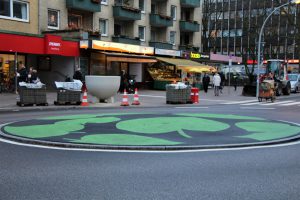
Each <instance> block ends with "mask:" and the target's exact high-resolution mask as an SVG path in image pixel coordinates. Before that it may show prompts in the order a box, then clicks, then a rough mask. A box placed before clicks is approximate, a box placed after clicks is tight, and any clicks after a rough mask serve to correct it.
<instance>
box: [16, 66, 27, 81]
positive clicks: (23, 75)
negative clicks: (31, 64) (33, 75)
mask: <svg viewBox="0 0 300 200" xmlns="http://www.w3.org/2000/svg"><path fill="white" fill-rule="evenodd" d="M17 77H18V83H20V82H27V78H28V73H27V70H26V67H25V65H24V63H22V62H20V65H19V70H18V73H17Z"/></svg>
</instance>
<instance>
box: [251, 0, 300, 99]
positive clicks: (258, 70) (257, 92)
mask: <svg viewBox="0 0 300 200" xmlns="http://www.w3.org/2000/svg"><path fill="white" fill-rule="evenodd" d="M299 3H300V0H289V1H288V2H287V3H285V4H282V5H281V6H278V7H276V8H274V10H273V11H272V12H271V13H270V14H269V15H268V17H267V18H266V19H265V21H264V23H263V25H262V26H261V29H260V32H259V37H258V52H257V78H256V97H258V95H259V75H260V73H259V72H260V66H261V64H262V63H261V60H260V59H261V55H260V54H261V52H260V51H261V38H262V34H263V31H264V28H265V25H266V23H267V21H268V19H269V18H270V17H271V16H272V15H273V13H274V12H276V11H277V10H279V9H280V8H282V7H284V6H287V5H289V4H299Z"/></svg>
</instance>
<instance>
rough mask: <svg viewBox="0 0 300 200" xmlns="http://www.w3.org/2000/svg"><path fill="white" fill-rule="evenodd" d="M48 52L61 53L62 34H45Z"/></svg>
mask: <svg viewBox="0 0 300 200" xmlns="http://www.w3.org/2000/svg"><path fill="white" fill-rule="evenodd" d="M45 48H46V52H45V53H46V54H60V52H61V49H62V39H61V36H56V35H45Z"/></svg>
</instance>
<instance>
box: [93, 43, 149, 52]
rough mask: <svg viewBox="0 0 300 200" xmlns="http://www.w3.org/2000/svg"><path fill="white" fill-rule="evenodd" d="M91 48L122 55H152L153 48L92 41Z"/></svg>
mask: <svg viewBox="0 0 300 200" xmlns="http://www.w3.org/2000/svg"><path fill="white" fill-rule="evenodd" d="M92 48H93V49H97V50H103V51H116V52H122V53H124V52H125V53H138V54H148V55H153V54H154V48H153V47H145V46H138V45H132V44H122V43H117V42H104V41H99V40H93V41H92Z"/></svg>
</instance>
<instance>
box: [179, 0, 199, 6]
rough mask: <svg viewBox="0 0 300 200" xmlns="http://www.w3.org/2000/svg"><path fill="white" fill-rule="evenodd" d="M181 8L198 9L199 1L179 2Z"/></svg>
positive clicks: (181, 0) (187, 0)
mask: <svg viewBox="0 0 300 200" xmlns="http://www.w3.org/2000/svg"><path fill="white" fill-rule="evenodd" d="M180 5H181V7H185V8H198V7H200V1H199V0H180Z"/></svg>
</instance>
